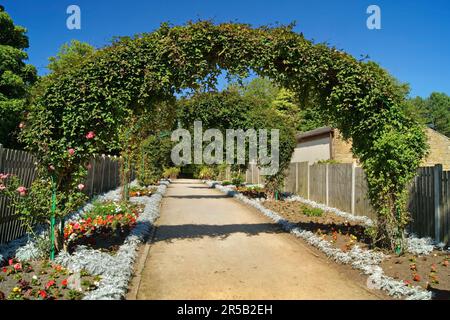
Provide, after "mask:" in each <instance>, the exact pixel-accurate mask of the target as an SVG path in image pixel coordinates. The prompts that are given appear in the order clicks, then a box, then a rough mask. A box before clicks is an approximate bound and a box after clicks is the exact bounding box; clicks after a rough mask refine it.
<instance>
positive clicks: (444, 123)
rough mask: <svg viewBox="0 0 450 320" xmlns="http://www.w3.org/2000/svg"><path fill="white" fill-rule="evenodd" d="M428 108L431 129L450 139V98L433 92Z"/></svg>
mask: <svg viewBox="0 0 450 320" xmlns="http://www.w3.org/2000/svg"><path fill="white" fill-rule="evenodd" d="M426 107H427V109H428V113H429V116H428V118H429V125H430V127H432V128H433V129H435V130H436V131H439V132H440V133H442V134H444V135H446V136H447V137H450V97H449V96H448V95H446V94H445V93H438V92H433V93H432V94H431V95H430V97H429V98H428V101H427V106H426Z"/></svg>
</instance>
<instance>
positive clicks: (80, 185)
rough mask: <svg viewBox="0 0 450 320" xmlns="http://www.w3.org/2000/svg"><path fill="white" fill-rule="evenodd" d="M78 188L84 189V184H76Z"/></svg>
mask: <svg viewBox="0 0 450 320" xmlns="http://www.w3.org/2000/svg"><path fill="white" fill-rule="evenodd" d="M78 189H79V190H80V191H81V190H83V189H84V184H82V183H80V184H79V185H78Z"/></svg>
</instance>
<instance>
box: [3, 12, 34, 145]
mask: <svg viewBox="0 0 450 320" xmlns="http://www.w3.org/2000/svg"><path fill="white" fill-rule="evenodd" d="M26 32H27V30H26V29H25V28H23V27H21V26H17V25H14V23H13V21H12V19H11V17H10V16H9V15H8V14H7V13H6V12H5V10H4V7H2V6H0V144H3V145H4V146H5V147H9V148H17V147H18V146H19V145H20V144H19V143H18V141H17V133H18V128H19V123H20V120H21V119H22V117H23V112H24V111H25V107H26V105H27V99H28V98H29V90H30V87H31V85H32V84H33V83H34V82H35V81H36V79H37V75H36V69H35V68H34V67H33V66H32V65H29V64H26V63H25V62H24V61H25V60H27V59H28V54H27V53H26V52H25V49H27V48H28V46H29V45H28V37H27V36H26Z"/></svg>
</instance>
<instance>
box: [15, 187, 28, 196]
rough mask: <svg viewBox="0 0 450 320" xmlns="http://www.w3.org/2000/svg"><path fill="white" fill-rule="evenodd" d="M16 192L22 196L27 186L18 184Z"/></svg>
mask: <svg viewBox="0 0 450 320" xmlns="http://www.w3.org/2000/svg"><path fill="white" fill-rule="evenodd" d="M17 192H18V193H19V194H20V196H22V197H23V196H24V195H26V194H27V188H25V187H24V186H20V187H18V188H17Z"/></svg>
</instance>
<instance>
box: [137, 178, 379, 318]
mask: <svg viewBox="0 0 450 320" xmlns="http://www.w3.org/2000/svg"><path fill="white" fill-rule="evenodd" d="M161 210H162V211H161V217H160V218H159V220H158V221H157V229H156V232H155V236H154V239H153V242H152V243H151V244H147V245H146V246H150V247H147V249H149V250H148V255H147V256H146V260H143V259H141V260H143V261H145V264H144V265H143V270H142V272H141V273H140V285H139V287H138V288H137V287H136V288H134V289H135V291H136V290H137V298H138V299H377V296H376V295H375V294H372V293H371V292H369V291H368V290H367V289H366V288H364V286H363V285H362V284H361V283H359V282H361V281H359V282H358V281H356V280H353V278H351V277H350V276H349V275H348V274H346V273H345V272H340V270H339V268H338V267H337V266H336V265H335V264H334V263H333V262H331V261H328V260H327V259H325V258H324V257H323V256H321V255H318V254H315V253H314V251H312V250H310V249H309V247H308V246H307V245H305V244H304V242H302V241H301V240H299V239H296V238H295V237H294V236H292V235H290V234H288V233H284V232H282V230H280V229H279V227H278V226H277V225H276V224H274V223H273V222H271V221H269V220H268V219H267V218H266V217H264V216H263V215H261V214H259V213H258V212H255V211H254V209H252V208H250V207H247V206H245V205H243V204H241V203H239V202H238V201H237V200H235V199H232V198H229V197H226V196H225V195H223V194H222V193H220V192H219V191H217V190H213V189H209V188H208V187H207V186H205V185H204V184H201V183H200V182H199V181H196V180H177V181H175V183H173V184H171V185H170V187H169V189H168V190H167V193H166V196H165V198H164V200H163V205H162V208H161ZM144 251H145V250H144ZM318 311H319V310H318Z"/></svg>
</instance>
